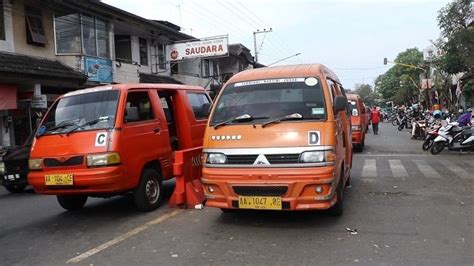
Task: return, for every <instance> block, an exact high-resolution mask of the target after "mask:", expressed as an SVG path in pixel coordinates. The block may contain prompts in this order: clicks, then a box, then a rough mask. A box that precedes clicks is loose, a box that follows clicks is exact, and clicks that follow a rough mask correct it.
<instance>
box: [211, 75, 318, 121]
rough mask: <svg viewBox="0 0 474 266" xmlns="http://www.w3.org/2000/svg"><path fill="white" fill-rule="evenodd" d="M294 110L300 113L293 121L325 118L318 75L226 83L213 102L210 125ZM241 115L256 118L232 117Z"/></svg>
mask: <svg viewBox="0 0 474 266" xmlns="http://www.w3.org/2000/svg"><path fill="white" fill-rule="evenodd" d="M293 114H298V115H301V116H302V117H301V118H300V119H297V120H292V121H300V120H308V119H309V120H325V119H326V108H325V103H324V94H323V91H322V88H321V83H320V82H319V79H316V78H313V77H311V78H285V79H268V80H254V81H245V82H238V83H233V84H229V85H227V86H226V87H225V88H224V91H223V93H222V95H221V96H220V97H219V99H218V101H217V103H216V108H215V110H214V113H213V115H212V118H211V122H210V125H211V126H214V125H216V124H220V123H223V122H228V123H226V124H232V123H239V124H245V123H252V124H254V123H262V124H263V123H266V122H268V121H272V120H275V119H279V118H282V117H285V116H289V115H293ZM242 115H248V116H250V117H253V118H258V119H246V120H235V121H234V120H233V118H236V117H239V116H242ZM287 121H290V120H287Z"/></svg>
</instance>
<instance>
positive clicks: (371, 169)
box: [362, 159, 377, 177]
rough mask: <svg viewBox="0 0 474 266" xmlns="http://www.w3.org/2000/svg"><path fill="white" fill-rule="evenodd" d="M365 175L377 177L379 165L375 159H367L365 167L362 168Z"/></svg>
mask: <svg viewBox="0 0 474 266" xmlns="http://www.w3.org/2000/svg"><path fill="white" fill-rule="evenodd" d="M362 176H363V177H377V166H376V164H375V159H365V160H364V167H363V168H362Z"/></svg>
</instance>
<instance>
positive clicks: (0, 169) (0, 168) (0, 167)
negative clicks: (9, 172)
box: [0, 162, 5, 175]
mask: <svg viewBox="0 0 474 266" xmlns="http://www.w3.org/2000/svg"><path fill="white" fill-rule="evenodd" d="M3 174H5V163H4V162H0V175H3Z"/></svg>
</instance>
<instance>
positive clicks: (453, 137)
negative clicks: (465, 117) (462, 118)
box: [430, 123, 474, 155]
mask: <svg viewBox="0 0 474 266" xmlns="http://www.w3.org/2000/svg"><path fill="white" fill-rule="evenodd" d="M446 146H447V147H448V149H449V150H451V151H464V150H474V129H472V127H463V128H462V127H459V126H458V124H457V123H453V124H449V125H447V126H446V127H443V128H440V130H439V132H438V136H437V137H436V138H435V140H434V143H433V146H432V147H431V150H430V152H431V154H434V155H435V154H438V153H440V152H442V151H443V149H444V147H446Z"/></svg>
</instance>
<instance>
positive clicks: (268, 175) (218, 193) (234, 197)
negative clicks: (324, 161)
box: [202, 166, 340, 211]
mask: <svg viewBox="0 0 474 266" xmlns="http://www.w3.org/2000/svg"><path fill="white" fill-rule="evenodd" d="M334 176H340V175H335V167H334V166H325V167H318V168H271V169H269V168H263V169H262V168H260V169H255V168H251V169H242V168H225V169H223V168H206V167H204V168H203V177H202V183H203V188H204V193H205V195H206V200H207V201H206V206H209V207H216V208H223V209H232V208H238V207H239V206H238V200H239V196H281V199H282V209H283V210H294V211H295V210H325V209H329V208H330V207H332V206H333V205H334V204H335V203H336V201H337V195H336V187H337V184H338V182H339V180H338V178H334ZM316 186H320V187H322V192H321V193H316V191H315V189H316ZM276 187H280V188H281V187H285V188H286V190H284V191H283V192H281V193H280V194H278V192H275V194H274V195H268V194H266V195H259V194H258V193H261V191H266V190H267V189H268V190H275V189H274V188H276ZM237 188H239V189H237ZM241 188H248V189H246V191H247V192H246V193H245V194H242V192H241V191H239V190H241ZM253 190H254V191H255V192H252V191H253ZM210 191H213V192H212V193H211V192H210ZM236 191H237V192H238V193H239V194H238V193H237V192H236ZM259 191H260V192H259ZM249 193H250V194H249Z"/></svg>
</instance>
